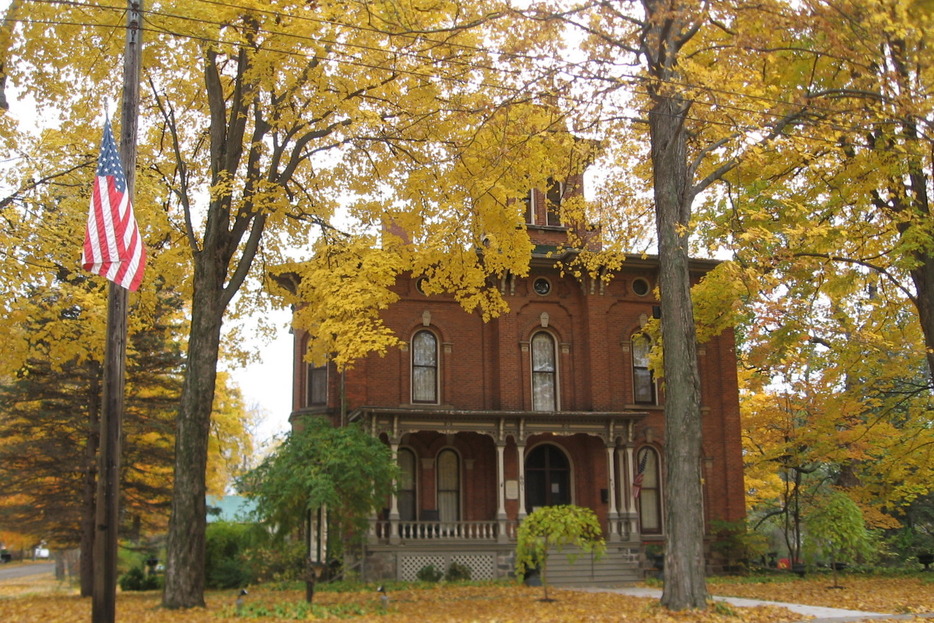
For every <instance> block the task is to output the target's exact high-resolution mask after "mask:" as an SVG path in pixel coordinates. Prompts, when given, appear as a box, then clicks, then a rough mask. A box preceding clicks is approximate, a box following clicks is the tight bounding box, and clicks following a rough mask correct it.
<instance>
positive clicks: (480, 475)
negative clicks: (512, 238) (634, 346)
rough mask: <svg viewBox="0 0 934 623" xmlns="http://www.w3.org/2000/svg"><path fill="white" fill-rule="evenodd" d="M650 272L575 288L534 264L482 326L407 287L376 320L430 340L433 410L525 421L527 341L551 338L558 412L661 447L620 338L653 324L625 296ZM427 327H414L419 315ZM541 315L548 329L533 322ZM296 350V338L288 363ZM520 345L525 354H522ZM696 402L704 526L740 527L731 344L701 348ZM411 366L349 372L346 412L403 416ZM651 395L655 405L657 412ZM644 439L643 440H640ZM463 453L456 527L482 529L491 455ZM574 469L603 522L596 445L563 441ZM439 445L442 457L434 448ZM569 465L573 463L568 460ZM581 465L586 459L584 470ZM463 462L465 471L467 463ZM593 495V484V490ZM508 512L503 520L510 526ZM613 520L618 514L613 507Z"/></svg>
mask: <svg viewBox="0 0 934 623" xmlns="http://www.w3.org/2000/svg"><path fill="white" fill-rule="evenodd" d="M655 272H656V265H655V264H654V262H653V261H652V260H640V259H639V258H631V259H630V260H629V261H627V262H626V263H625V264H624V266H623V270H621V271H620V273H619V274H618V275H616V276H615V277H614V279H613V280H612V281H611V282H610V283H609V284H605V285H601V284H600V283H594V284H591V283H590V282H589V281H588V282H586V283H583V284H582V283H580V282H578V281H577V280H576V279H575V278H573V277H571V276H564V277H562V276H560V274H559V273H558V271H557V270H556V269H554V268H552V267H548V266H547V265H545V264H544V263H539V264H535V263H533V267H532V269H531V272H530V275H529V276H528V277H522V278H518V279H516V283H515V292H514V293H511V292H510V291H509V290H508V288H507V291H506V294H505V298H506V300H507V301H508V303H509V305H510V311H509V312H508V313H507V314H505V315H504V316H502V317H500V318H496V319H494V320H492V321H490V322H489V323H486V324H485V323H483V322H482V320H481V318H480V317H479V316H478V315H477V314H468V313H466V312H464V311H463V310H462V309H461V308H460V306H459V305H458V304H457V303H456V302H455V301H454V300H453V299H452V298H450V297H431V298H429V297H426V296H424V295H422V294H421V293H419V292H418V290H417V289H416V287H415V284H414V283H413V282H412V281H411V280H403V281H401V282H400V283H399V285H398V286H397V290H398V292H399V294H400V296H401V300H400V301H399V302H398V303H397V304H395V305H394V306H393V307H392V308H391V309H389V310H387V311H386V312H385V313H384V319H385V322H386V324H387V325H388V326H389V327H390V328H392V329H393V330H394V331H395V332H396V334H397V335H398V336H399V337H400V338H402V340H404V341H408V340H409V339H410V338H411V336H412V335H413V334H414V333H415V332H416V331H418V330H420V329H422V328H428V329H430V330H432V331H434V332H435V334H436V335H437V337H438V341H439V344H440V375H441V389H440V406H441V407H443V408H448V409H484V410H490V409H493V410H526V409H530V408H531V405H532V402H531V381H530V355H529V352H528V348H527V346H528V342H529V340H530V339H531V337H532V335H533V334H534V333H535V332H536V331H537V330H546V331H548V332H550V333H551V334H552V335H553V336H554V338H555V340H556V342H557V344H558V348H557V351H558V354H557V361H558V366H559V371H558V379H559V396H560V397H559V401H560V409H561V410H563V411H589V410H597V411H625V410H637V411H648V412H649V416H648V417H647V418H646V419H645V420H643V422H642V423H641V424H640V426H639V427H638V430H637V445H638V444H641V443H645V442H646V441H647V434H648V436H649V438H651V439H653V440H654V441H655V442H656V443H661V444H662V445H663V444H664V421H663V413H662V407H661V406H656V407H651V406H649V407H646V406H645V405H636V404H634V399H633V387H632V386H633V380H632V367H631V366H632V362H631V353H630V351H629V340H630V337H631V336H632V335H633V334H634V333H636V332H638V331H639V329H640V326H641V325H640V317H641V316H643V315H644V316H645V317H647V318H651V317H652V308H653V305H657V304H658V303H657V301H656V300H655V299H654V296H653V294H652V292H649V294H648V295H646V296H638V295H636V294H635V293H634V292H633V290H632V282H633V279H635V278H643V279H646V280H647V281H648V283H649V284H650V286H651V287H653V288H654V286H655ZM538 277H545V278H547V279H548V280H549V281H550V282H551V286H552V288H551V292H550V293H549V294H548V295H547V296H539V295H538V294H536V293H535V292H534V291H533V289H532V283H533V280H534V279H535V278H538ZM426 311H428V312H430V322H429V324H428V326H427V327H425V325H424V324H423V317H424V316H423V314H424V312H426ZM543 313H547V315H548V321H547V327H545V328H543V327H542V314H543ZM301 344H302V338H301V336H300V335H297V336H296V351H298V350H299V346H300V345H301ZM523 345H525V348H523ZM700 353H701V354H699V356H698V360H699V361H698V362H699V365H700V374H701V383H702V402H703V407H704V411H703V436H704V441H703V443H704V446H703V448H704V457H705V458H704V460H705V464H704V473H705V496H706V498H705V514H706V516H707V518H708V519H714V518H723V519H729V520H735V519H739V518H741V517H742V516H743V515H744V503H743V473H742V456H741V453H740V449H741V446H740V422H739V404H738V389H737V379H736V360H735V355H734V342H733V335H732V333H731V332H726V333H724V334H723V335H720V336H719V337H717V338H714V339H713V340H711V341H710V342H709V343H707V344H703V345H701V346H700ZM410 356H411V353H410V352H409V351H408V350H394V351H391V352H390V353H388V354H387V355H386V356H385V357H379V356H376V355H373V356H370V357H368V358H366V360H364V361H361V362H358V363H357V365H356V366H355V367H354V368H353V369H352V370H350V371H348V373H347V379H346V391H347V406H348V409H349V410H351V411H352V410H353V409H355V408H359V407H363V406H384V407H399V406H410V403H411V396H410V382H411V379H410ZM300 357H301V354H300V353H297V354H296V358H295V361H296V373H295V380H296V388H297V389H296V396H295V400H294V403H295V405H296V406H297V407H299V406H300V405H301V401H302V399H303V398H302V396H301V395H300V392H301V391H303V374H302V372H301V368H302V365H301V359H300ZM331 377H332V384H331V386H330V390H331V391H330V393H329V396H330V401H331V406H332V407H336V406H337V405H338V404H339V403H338V399H337V396H338V392H337V387H338V385H337V375H336V374H332V375H331ZM663 399H664V396H663V392H662V391H659V400H660V401H663ZM648 431H651V432H648ZM476 437H477V438H476V439H472V440H470V442H469V443H467V440H466V439H465V436H464V435H461V436H459V437H458V443H457V449H458V451H459V452H460V453H461V458H462V477H463V478H462V479H463V482H464V488H463V494H462V495H463V507H464V511H465V514H464V515H463V516H464V518H465V519H489V518H490V517H492V516H494V515H495V512H496V501H497V500H496V495H497V493H496V491H495V490H494V491H491V490H490V489H489V488H487V487H486V485H485V484H484V483H489V482H495V481H496V463H495V458H496V453H495V447H494V446H493V443H492V441H491V440H490V439H489V438H488V437H482V436H480V435H477V436H476ZM444 443H447V442H445V440H444V437H443V436H440V435H439V436H438V439H436V440H434V441H433V442H432V445H431V446H430V447H424V448H418V449H417V454H418V456H419V457H420V458H431V457H434V456H436V453H437V451H438V450H439V449H440V448H441V447H444ZM559 443H560V444H561V445H562V447H564V448H565V449H566V450H567V451H568V453H569V456H570V457H571V459H572V461H573V462H574V465H575V471H574V478H575V500H576V501H577V502H578V503H579V504H582V505H585V506H589V507H591V508H594V509H596V510H598V512H599V513H601V514H602V515H604V516H605V513H606V505H605V504H602V503H601V500H600V489H601V488H606V486H607V484H606V482H607V475H606V453H605V449H604V448H603V447H602V443H600V442H598V440H596V439H595V438H589V439H588V438H580V439H578V438H576V437H575V438H561V439H560V440H559ZM439 444H440V445H439ZM512 456H514V446H513V445H512V444H510V446H509V448H508V449H507V452H506V457H507V475H506V477H507V478H516V476H517V475H516V474H515V469H516V468H515V464H514V461H513V460H512V459H511V458H510V457H512ZM575 457H579V458H575ZM586 457H591V458H590V459H589V460H588V459H586ZM467 459H470V460H471V461H472V463H471V467H470V469H469V470H468V469H466V468H465V467H463V465H466V463H465V461H466V460H467ZM419 467H420V477H421V478H423V482H422V483H421V484H422V486H421V491H422V492H424V493H423V494H422V495H423V498H422V500H421V501H422V504H421V506H422V508H432V506H431V503H432V502H433V500H432V499H429V498H430V497H431V496H433V491H434V481H433V478H434V474H433V470H432V469H427V470H421V465H420V466H419ZM594 483H596V484H594ZM516 506H517V505H516V503H515V502H514V501H509V502H508V503H507V509H508V510H509V514H510V515H511V516H514V514H515V508H516ZM619 507H620V508H622V504H619Z"/></svg>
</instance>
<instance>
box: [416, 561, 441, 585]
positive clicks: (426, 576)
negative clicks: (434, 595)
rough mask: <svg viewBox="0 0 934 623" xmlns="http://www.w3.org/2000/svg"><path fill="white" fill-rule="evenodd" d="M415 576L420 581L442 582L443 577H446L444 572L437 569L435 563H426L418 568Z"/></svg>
mask: <svg viewBox="0 0 934 623" xmlns="http://www.w3.org/2000/svg"><path fill="white" fill-rule="evenodd" d="M415 577H416V578H417V579H418V581H419V582H440V581H441V578H443V577H444V573H442V572H441V571H439V570H437V569H435V566H434V565H425V566H424V567H422V568H421V569H419V570H418V573H416V574H415Z"/></svg>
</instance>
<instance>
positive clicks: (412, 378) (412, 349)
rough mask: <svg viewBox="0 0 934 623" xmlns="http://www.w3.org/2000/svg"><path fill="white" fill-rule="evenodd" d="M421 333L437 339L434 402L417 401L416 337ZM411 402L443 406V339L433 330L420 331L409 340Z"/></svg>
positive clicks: (423, 329)
mask: <svg viewBox="0 0 934 623" xmlns="http://www.w3.org/2000/svg"><path fill="white" fill-rule="evenodd" d="M419 333H430V334H431V335H432V336H433V337H434V338H435V399H434V400H433V401H427V400H419V401H416V400H415V336H417V335H418V334H419ZM409 351H410V353H411V354H410V356H409V401H410V402H411V403H412V404H419V405H437V404H441V338H440V337H438V334H437V333H436V332H435V331H432V330H431V329H425V328H422V329H419V330H418V331H415V332H414V333H413V334H412V338H411V339H410V340H409Z"/></svg>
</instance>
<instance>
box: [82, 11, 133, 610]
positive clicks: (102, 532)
mask: <svg viewBox="0 0 934 623" xmlns="http://www.w3.org/2000/svg"><path fill="white" fill-rule="evenodd" d="M142 5H143V3H142V0H129V1H128V2H127V19H126V47H125V51H124V55H123V101H122V105H121V109H122V113H121V118H120V120H121V123H120V160H121V161H122V164H123V170H124V174H125V176H126V193H127V195H128V196H129V197H131V198H132V197H133V190H134V188H135V182H136V133H137V128H138V127H139V82H140V67H141V57H142V47H143V30H142V25H143V22H142V19H143V6H142ZM127 294H128V292H127V289H126V288H124V287H122V286H119V285H117V284H116V283H113V282H110V285H109V290H108V296H107V344H106V348H105V352H104V390H103V401H102V404H103V409H102V412H101V419H100V426H101V447H100V461H99V463H98V465H99V467H98V474H97V509H96V513H95V520H94V523H95V533H94V597H93V604H92V610H91V621H92V623H114V619H115V617H116V600H117V536H118V532H119V527H120V455H121V447H120V446H121V444H120V437H121V429H122V423H123V397H124V385H125V380H126V339H127Z"/></svg>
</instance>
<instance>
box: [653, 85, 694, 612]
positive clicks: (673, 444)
mask: <svg viewBox="0 0 934 623" xmlns="http://www.w3.org/2000/svg"><path fill="white" fill-rule="evenodd" d="M688 109H689V104H687V103H686V102H684V101H683V100H681V99H680V98H675V97H671V96H657V97H656V98H655V102H654V105H653V108H652V111H651V113H650V115H649V129H650V133H651V145H652V166H653V176H654V188H655V219H656V227H657V229H658V255H659V285H660V289H661V307H662V323H661V325H662V341H663V344H664V360H665V453H666V474H667V480H666V488H665V491H666V502H667V504H666V508H667V511H666V517H667V532H668V544H667V547H666V548H665V588H664V592H663V594H662V605H664V606H665V607H666V608H669V609H671V610H684V609H689V608H696V609H704V608H706V607H707V586H706V582H705V578H704V519H703V506H702V491H701V420H700V378H699V374H698V370H697V344H696V331H695V327H694V312H693V307H692V304H691V281H690V272H689V266H688V261H689V255H688V227H689V220H690V214H691V201H692V197H691V184H690V173H689V169H688V163H687V146H686V136H685V130H684V119H685V117H686V115H687V111H688Z"/></svg>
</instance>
